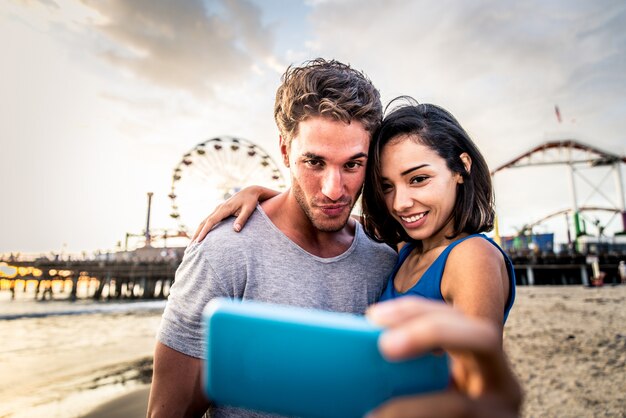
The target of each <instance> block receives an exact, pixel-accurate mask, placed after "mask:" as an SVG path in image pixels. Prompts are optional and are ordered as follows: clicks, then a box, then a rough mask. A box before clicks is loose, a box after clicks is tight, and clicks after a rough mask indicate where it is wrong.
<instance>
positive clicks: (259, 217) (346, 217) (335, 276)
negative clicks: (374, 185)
mask: <svg viewBox="0 0 626 418" xmlns="http://www.w3.org/2000/svg"><path fill="white" fill-rule="evenodd" d="M274 116H275V119H276V123H277V126H278V129H279V131H280V151H281V154H282V158H283V161H284V164H285V165H286V166H287V167H288V168H289V171H290V175H291V188H290V189H289V190H287V191H286V192H284V193H281V194H279V195H277V196H275V197H273V198H271V199H269V200H266V201H265V202H263V203H262V204H261V205H260V207H258V208H257V209H256V211H255V212H254V214H253V215H252V217H251V218H250V220H249V221H248V225H247V226H246V228H245V230H244V231H243V232H240V233H235V232H234V231H233V230H232V229H231V227H230V225H226V223H225V224H221V225H218V226H217V227H216V229H215V230H213V231H212V232H211V234H210V235H209V237H207V238H206V239H205V240H204V241H203V242H202V243H200V244H196V243H193V244H191V245H190V246H189V247H188V248H187V250H186V253H185V257H184V259H183V261H182V263H181V265H180V267H179V269H178V271H177V272H176V281H175V284H174V285H173V286H172V289H171V293H170V297H169V300H168V304H167V307H166V309H165V312H164V314H163V319H162V324H161V328H160V330H159V335H158V343H157V347H156V349H155V356H154V378H153V383H152V388H151V393H150V400H149V406H148V413H149V415H151V416H200V415H202V414H203V413H204V412H205V411H206V410H207V409H208V408H209V407H211V409H210V413H211V416H212V417H213V416H215V417H222V416H229V417H247V416H250V417H253V416H254V417H259V416H263V414H259V413H257V412H253V411H246V410H241V409H235V408H227V407H212V406H211V405H210V402H209V400H208V399H206V398H205V397H204V396H203V394H202V388H201V369H202V357H203V334H202V321H201V313H202V310H203V308H204V306H205V305H206V303H207V302H209V301H210V300H211V299H212V298H215V297H218V296H226V297H235V298H243V299H255V300H259V301H264V302H274V303H280V304H289V305H297V306H303V307H309V308H317V309H325V310H332V311H340V312H353V313H364V312H365V310H366V308H367V306H368V305H370V304H372V303H374V302H376V300H377V299H378V297H379V295H380V293H381V291H382V288H383V285H384V281H385V280H386V278H387V276H388V274H389V272H390V271H391V269H392V267H393V265H394V262H395V259H396V254H395V252H394V251H393V250H391V249H390V248H389V247H387V246H385V245H383V244H378V243H375V242H373V241H371V240H370V239H368V238H367V237H366V235H365V234H364V232H363V230H362V228H361V226H360V225H359V223H357V222H355V221H354V220H353V219H351V218H350V212H351V210H352V208H353V206H354V204H355V203H356V201H357V199H358V197H359V194H360V191H361V187H362V185H363V180H364V177H365V165H366V162H367V153H368V148H369V142H370V138H371V135H372V133H373V132H374V130H375V129H376V128H377V127H378V125H379V124H380V121H381V119H382V105H381V102H380V95H379V93H378V91H377V90H376V88H375V87H374V86H373V85H372V83H371V82H370V80H369V79H368V78H367V77H366V76H365V75H364V74H362V73H361V72H359V71H356V70H354V69H352V68H350V67H349V66H348V65H345V64H342V63H339V62H337V61H325V60H321V59H318V60H314V61H311V62H308V63H306V64H305V65H303V66H302V67H290V68H289V69H287V72H286V73H285V74H284V76H283V82H282V85H281V86H280V87H279V89H278V92H277V94H276V103H275V108H274Z"/></svg>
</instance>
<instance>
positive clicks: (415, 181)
mask: <svg viewBox="0 0 626 418" xmlns="http://www.w3.org/2000/svg"><path fill="white" fill-rule="evenodd" d="M426 180H428V176H415V177H412V178H411V180H410V181H409V183H411V184H419V183H422V182H424V181H426Z"/></svg>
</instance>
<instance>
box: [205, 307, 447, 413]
mask: <svg viewBox="0 0 626 418" xmlns="http://www.w3.org/2000/svg"><path fill="white" fill-rule="evenodd" d="M204 321H205V329H206V362H205V368H204V378H205V381H204V384H205V386H204V388H205V392H206V394H207V396H208V397H209V398H210V399H211V400H213V401H215V402H216V403H217V404H218V405H231V406H239V407H243V408H248V409H256V410H261V411H266V412H273V413H278V414H283V415H296V416H300V417H311V418H318V417H319V418H326V417H328V418H334V417H337V418H339V417H341V418H347V417H348V418H349V417H362V416H364V415H365V414H367V413H368V412H369V411H371V410H373V409H374V408H376V407H377V406H379V405H380V404H382V403H383V402H385V401H387V400H389V399H390V398H392V397H396V396H403V395H409V394H418V393H427V392H432V391H438V390H444V389H446V388H447V387H448V384H449V379H450V378H449V367H448V358H447V356H446V355H445V354H433V353H428V354H425V355H423V356H421V357H418V358H414V359H410V360H406V361H399V362H390V361H388V360H386V359H384V358H383V357H382V356H381V354H380V352H379V350H378V344H377V343H378V337H379V336H380V334H381V332H382V330H383V329H382V328H381V327H379V326H376V325H373V324H372V323H370V322H369V321H368V320H367V319H366V318H365V317H363V316H358V315H352V314H345V313H336V312H327V311H320V310H313V309H305V308H298V307H291V306H282V305H274V304H268V303H260V302H253V301H237V300H230V299H222V298H218V299H214V300H213V301H211V302H210V303H209V304H208V305H207V307H206V308H205V311H204Z"/></svg>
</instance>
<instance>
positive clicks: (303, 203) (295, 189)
mask: <svg viewBox="0 0 626 418" xmlns="http://www.w3.org/2000/svg"><path fill="white" fill-rule="evenodd" d="M361 190H362V188H361V189H359V192H358V193H357V194H356V196H354V199H353V200H352V201H351V202H350V211H348V213H347V214H346V215H345V218H344V219H343V220H342V221H341V222H339V223H337V224H335V223H333V224H332V225H323V224H321V223H320V222H318V221H317V220H316V219H315V215H314V213H313V209H312V208H311V206H310V205H309V202H307V200H306V196H305V195H304V192H303V191H302V188H301V187H300V184H299V183H298V181H297V180H295V179H294V178H292V179H291V191H292V193H293V196H294V197H295V199H296V202H298V205H300V208H301V209H302V211H303V212H304V214H305V215H306V217H307V218H308V219H309V221H310V222H311V224H312V225H313V226H314V227H315V229H317V230H318V231H322V232H339V231H341V230H342V229H343V228H344V227H345V226H346V224H347V223H348V220H349V219H350V214H351V213H352V209H353V208H354V205H355V204H356V202H357V201H358V200H359V196H361Z"/></svg>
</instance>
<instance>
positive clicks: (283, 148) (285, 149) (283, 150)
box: [278, 135, 289, 167]
mask: <svg viewBox="0 0 626 418" xmlns="http://www.w3.org/2000/svg"><path fill="white" fill-rule="evenodd" d="M278 141H279V144H280V154H281V155H282V157H283V164H285V167H289V145H288V144H287V141H285V139H284V138H283V136H282V135H280V136H279V137H278Z"/></svg>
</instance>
